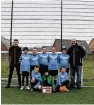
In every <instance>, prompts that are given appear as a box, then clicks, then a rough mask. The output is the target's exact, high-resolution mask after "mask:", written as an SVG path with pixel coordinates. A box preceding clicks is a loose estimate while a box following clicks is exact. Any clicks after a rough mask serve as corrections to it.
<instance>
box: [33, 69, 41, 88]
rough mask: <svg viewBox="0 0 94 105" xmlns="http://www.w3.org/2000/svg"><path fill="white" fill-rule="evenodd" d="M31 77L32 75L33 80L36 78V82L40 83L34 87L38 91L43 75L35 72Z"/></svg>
mask: <svg viewBox="0 0 94 105" xmlns="http://www.w3.org/2000/svg"><path fill="white" fill-rule="evenodd" d="M31 75H32V78H35V80H37V81H38V83H37V84H36V85H35V86H34V88H35V89H36V88H38V86H39V85H40V84H41V82H42V78H41V74H40V73H39V72H38V73H35V72H34V70H33V71H32V74H31Z"/></svg>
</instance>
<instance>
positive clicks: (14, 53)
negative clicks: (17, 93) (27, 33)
mask: <svg viewBox="0 0 94 105" xmlns="http://www.w3.org/2000/svg"><path fill="white" fill-rule="evenodd" d="M18 44H19V41H18V39H15V40H14V41H13V46H11V47H10V48H9V77H8V84H7V86H6V88H9V87H10V84H11V79H12V75H13V70H14V67H15V68H16V71H17V75H18V85H19V87H21V75H20V64H19V57H20V56H21V48H20V47H19V46H18Z"/></svg>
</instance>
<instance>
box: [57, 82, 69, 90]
mask: <svg viewBox="0 0 94 105" xmlns="http://www.w3.org/2000/svg"><path fill="white" fill-rule="evenodd" d="M61 86H66V87H68V86H69V80H66V81H64V82H63V83H61ZM59 88H60V85H57V87H56V90H57V91H59Z"/></svg>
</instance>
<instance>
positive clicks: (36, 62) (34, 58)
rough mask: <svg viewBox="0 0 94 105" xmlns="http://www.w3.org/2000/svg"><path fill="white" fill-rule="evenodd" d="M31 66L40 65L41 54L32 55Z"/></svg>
mask: <svg viewBox="0 0 94 105" xmlns="http://www.w3.org/2000/svg"><path fill="white" fill-rule="evenodd" d="M30 62H31V66H35V65H39V54H37V55H33V54H32V55H31V61H30Z"/></svg>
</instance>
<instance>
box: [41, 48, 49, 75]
mask: <svg viewBox="0 0 94 105" xmlns="http://www.w3.org/2000/svg"><path fill="white" fill-rule="evenodd" d="M46 51H47V48H46V47H45V46H43V47H42V53H40V54H39V64H40V73H41V75H42V76H43V75H44V73H45V72H48V53H47V52H46Z"/></svg>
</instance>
